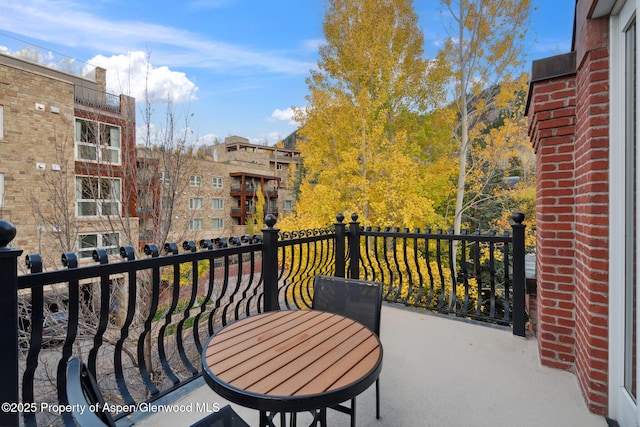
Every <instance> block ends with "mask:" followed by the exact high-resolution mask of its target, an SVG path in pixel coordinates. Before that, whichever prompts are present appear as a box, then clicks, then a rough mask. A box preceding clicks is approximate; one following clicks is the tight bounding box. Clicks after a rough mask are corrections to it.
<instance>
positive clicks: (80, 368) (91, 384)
mask: <svg viewBox="0 0 640 427" xmlns="http://www.w3.org/2000/svg"><path fill="white" fill-rule="evenodd" d="M67 399H68V400H69V404H70V405H74V406H73V407H74V408H84V411H75V412H73V419H74V420H75V422H76V425H78V426H79V427H103V426H108V427H116V423H115V421H114V420H113V417H112V416H111V413H109V411H106V410H104V411H97V412H94V411H90V410H88V408H89V407H93V408H96V407H99V408H103V407H104V405H105V401H104V398H103V397H102V394H101V393H100V390H99V389H98V385H97V383H96V380H95V378H94V377H93V375H91V372H89V370H88V369H87V367H86V365H85V364H84V363H82V362H81V361H80V359H79V358H78V357H73V358H72V359H70V360H69V361H68V362H67ZM191 427H249V424H247V423H246V422H245V421H244V420H243V419H242V418H241V417H240V415H238V414H237V413H236V412H235V411H234V410H233V408H231V406H229V405H226V406H223V407H222V408H220V410H219V411H217V412H212V413H211V414H210V415H208V416H206V417H205V418H203V419H201V420H199V421H197V422H196V423H195V424H192V425H191Z"/></svg>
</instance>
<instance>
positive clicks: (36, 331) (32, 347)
mask: <svg viewBox="0 0 640 427" xmlns="http://www.w3.org/2000/svg"><path fill="white" fill-rule="evenodd" d="M25 262H26V266H27V268H28V269H29V271H30V272H31V274H33V273H41V272H42V257H41V256H40V254H29V255H27V257H26V259H25ZM43 306H44V290H43V289H42V286H38V287H36V288H31V316H29V317H30V319H31V320H30V321H31V334H30V340H29V350H28V353H27V360H26V368H25V370H24V373H23V374H22V401H23V402H24V403H33V402H35V399H34V395H33V383H34V377H35V371H36V369H37V368H38V355H39V354H40V349H41V347H42V328H43V322H44V316H43ZM21 319H23V317H21V318H20V320H19V321H20V322H23V320H21ZM22 326H24V324H23V325H22ZM23 417H24V422H25V425H26V426H27V427H37V425H38V424H37V421H36V413H35V412H24V413H23Z"/></svg>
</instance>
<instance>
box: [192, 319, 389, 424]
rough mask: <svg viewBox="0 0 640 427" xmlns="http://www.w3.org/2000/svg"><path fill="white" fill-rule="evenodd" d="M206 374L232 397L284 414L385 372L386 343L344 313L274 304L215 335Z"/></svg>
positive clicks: (340, 397)
mask: <svg viewBox="0 0 640 427" xmlns="http://www.w3.org/2000/svg"><path fill="white" fill-rule="evenodd" d="M202 365H203V376H204V378H205V381H206V382H207V384H209V386H210V387H211V388H212V389H213V390H214V391H215V392H216V393H218V394H219V395H220V396H222V397H224V398H225V399H228V400H230V401H231V402H234V403H237V404H239V405H242V406H246V407H249V408H254V409H258V410H260V411H261V421H260V423H261V425H264V424H263V423H266V421H263V420H262V418H263V413H266V412H271V413H277V412H280V413H281V414H284V413H287V412H290V413H295V412H302V411H316V410H321V412H324V408H327V407H330V406H333V405H337V404H339V403H342V402H345V401H347V400H349V399H351V398H353V397H356V396H357V395H358V394H360V393H362V392H363V391H364V390H366V389H367V388H368V387H369V386H370V385H371V384H373V383H374V382H375V380H376V379H377V378H378V376H379V375H380V371H381V369H382V344H381V343H380V340H379V339H378V337H377V336H376V334H374V333H373V332H372V331H371V330H369V329H368V328H366V327H365V326H363V325H362V324H360V323H358V322H356V321H354V320H351V319H348V318H346V317H343V316H340V315H337V314H331V313H326V312H322V311H315V310H298V311H271V312H267V313H263V314H259V315H256V316H251V317H247V318H244V319H242V320H239V321H237V322H235V323H232V324H231V325H229V326H227V327H225V328H223V329H222V330H221V331H220V332H218V333H217V334H215V335H213V336H212V337H211V338H209V341H208V342H207V345H206V346H205V348H204V349H203V351H202Z"/></svg>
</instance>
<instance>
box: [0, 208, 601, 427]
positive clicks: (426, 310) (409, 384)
mask: <svg viewBox="0 0 640 427" xmlns="http://www.w3.org/2000/svg"><path fill="white" fill-rule="evenodd" d="M514 221H515V222H514V224H513V225H512V232H511V233H510V234H501V235H498V234H495V233H490V234H481V233H463V234H461V235H453V234H452V233H442V231H441V230H438V231H436V232H435V233H433V232H432V231H431V230H425V231H424V232H423V231H420V230H415V231H413V232H409V231H408V230H404V231H400V230H398V229H390V228H389V229H384V230H381V229H379V228H371V227H363V226H361V225H360V223H359V222H358V218H357V216H355V215H353V216H352V218H351V221H350V222H349V223H348V224H347V223H345V222H344V218H343V217H342V216H338V217H337V222H336V223H335V224H334V226H332V227H329V228H327V229H320V230H305V231H299V232H296V233H280V232H279V230H278V229H277V228H275V227H274V226H275V222H276V221H275V217H272V216H268V217H267V228H265V229H263V230H262V234H261V235H254V236H241V237H230V238H228V239H220V238H217V239H203V240H201V241H199V242H194V241H190V240H187V241H185V242H183V243H182V244H181V245H179V244H176V243H166V244H165V245H163V246H156V245H153V244H149V245H146V246H145V248H144V250H143V251H141V253H136V252H135V251H134V249H133V248H131V247H126V246H125V247H122V248H121V249H120V257H114V256H109V255H108V254H107V252H106V251H104V250H100V249H99V250H96V251H94V254H93V259H94V264H95V265H90V266H85V267H78V264H77V257H76V256H75V254H73V253H65V254H63V256H62V260H63V267H62V268H61V269H60V270H55V271H49V272H42V263H41V260H40V257H39V255H38V254H27V255H26V257H24V260H22V258H21V257H22V256H23V255H22V254H21V251H20V250H19V249H16V248H11V247H9V246H8V244H9V243H10V242H11V240H12V238H13V236H14V235H15V232H16V230H15V229H11V226H10V224H9V225H7V224H8V223H6V222H2V221H0V225H1V227H0V310H1V312H2V313H5V314H7V313H9V314H10V313H12V312H13V313H16V314H17V316H16V317H17V318H18V319H20V321H19V322H18V321H16V319H15V318H13V320H11V316H8V319H9V320H10V321H8V323H7V324H5V327H4V329H3V330H0V345H1V346H3V348H8V349H10V348H13V347H15V346H12V345H11V344H10V343H12V342H16V341H17V342H18V344H19V345H18V346H17V350H16V352H15V353H14V352H12V351H5V352H3V354H2V356H1V357H2V360H1V362H2V363H0V370H2V377H3V378H5V379H6V380H5V383H4V384H5V386H4V387H3V389H2V390H0V399H2V400H3V402H16V405H17V403H21V404H22V405H23V406H24V404H29V405H32V406H28V407H30V408H31V407H33V408H35V407H37V408H38V409H39V410H38V411H35V412H28V411H25V412H24V413H22V414H0V416H4V417H5V418H3V419H0V424H2V425H5V424H7V425H11V424H16V423H17V422H21V423H24V424H25V425H28V426H31V425H54V426H57V425H62V424H65V423H66V424H68V425H69V424H70V423H71V422H72V420H71V414H70V413H69V412H64V411H62V412H58V413H56V412H55V411H52V410H43V408H45V407H46V408H51V407H53V405H57V404H64V403H66V401H65V399H66V385H65V384H66V383H65V378H66V370H65V367H66V363H67V361H68V360H69V359H70V358H71V357H72V356H73V355H77V356H79V357H80V358H82V360H83V361H85V362H86V363H87V366H88V367H89V370H90V371H91V372H92V373H93V374H94V375H95V376H96V378H97V380H98V384H99V388H100V391H101V392H102V394H104V396H105V398H106V400H107V402H109V403H111V404H113V405H116V407H118V406H117V405H121V406H119V407H120V408H122V409H121V410H120V411H115V413H114V416H115V418H116V420H117V423H118V425H120V426H129V425H140V426H152V425H153V426H158V427H159V426H165V425H166V426H176V425H190V424H191V423H192V422H195V421H196V420H197V419H199V418H202V417H204V416H205V415H207V414H206V413H202V411H203V410H202V409H201V408H206V407H214V406H221V405H224V404H225V403H226V402H225V401H224V400H223V399H222V398H221V397H219V396H217V395H215V394H214V393H213V391H211V389H210V388H209V387H208V386H207V385H206V384H204V381H203V378H202V374H201V370H202V367H201V366H202V365H201V363H202V359H201V354H202V349H203V344H204V342H205V341H206V339H207V338H208V337H209V336H211V335H213V334H215V333H216V332H217V331H219V330H220V329H221V328H223V327H225V326H226V325H229V324H232V323H233V322H235V321H237V320H239V319H243V318H245V317H248V316H252V315H255V314H258V313H260V312H264V311H273V310H308V309H310V308H311V304H310V298H311V296H312V294H313V278H314V277H315V276H316V275H317V274H328V275H334V276H338V277H356V278H357V277H360V278H367V279H369V280H376V281H380V282H381V283H383V286H384V288H383V289H384V291H383V298H384V301H385V303H384V306H383V309H382V321H381V331H380V340H381V343H382V345H383V349H384V358H383V368H382V372H381V377H380V380H381V419H380V420H376V419H375V416H374V414H375V411H374V394H375V393H374V390H373V389H372V388H370V389H368V390H367V391H365V392H364V393H362V394H361V395H359V396H358V398H357V419H358V425H373V426H375V425H380V426H414V425H415V426H418V425H420V426H430V425H433V426H459V425H474V426H493V425H496V424H509V425H511V424H518V425H524V426H541V425H580V426H605V425H606V420H605V419H604V418H603V417H599V416H595V415H592V414H590V413H589V411H588V410H587V408H586V406H585V403H584V401H583V400H582V398H581V396H580V391H579V388H578V384H577V380H576V378H575V376H574V375H572V374H571V373H569V372H565V371H560V370H553V369H548V368H545V367H543V366H541V365H540V362H539V357H538V351H537V343H536V338H535V336H534V335H533V334H532V333H531V332H530V331H528V329H527V327H526V324H527V321H529V322H531V321H532V320H533V319H531V318H527V316H528V314H531V313H528V312H527V310H526V298H525V277H526V273H525V247H524V227H525V225H524V224H523V216H522V215H514ZM453 242H458V243H457V244H455V245H454V244H453ZM454 248H455V249H454ZM453 259H455V260H456V262H451V261H452V260H453ZM352 260H357V262H352ZM17 262H26V265H27V267H28V269H29V271H30V273H29V274H26V275H18V274H17V268H16V263H17ZM196 272H197V273H196ZM53 285H55V286H56V287H57V288H56V289H57V292H56V293H55V295H57V299H54V297H53V296H52V295H51V294H50V293H48V292H47V289H49V288H50V287H51V286H53ZM18 293H19V295H20V298H18ZM53 304H55V305H56V308H55V309H56V310H57V312H62V313H64V315H60V316H61V317H62V318H63V319H64V321H63V322H62V323H63V324H62V325H61V327H60V328H59V329H57V330H55V329H54V331H53V332H54V333H53V334H52V333H50V332H51V331H48V332H47V333H46V334H45V328H44V327H43V323H44V324H46V319H48V318H49V317H50V316H51V315H52V313H53V312H54V311H53V308H52V306H53ZM56 316H58V315H56ZM5 320H7V319H5ZM45 326H46V325H45ZM44 337H46V342H45V338H44ZM12 358H13V359H12ZM12 366H18V372H15V370H14V369H13V368H12ZM141 403H146V404H152V405H155V406H154V407H155V408H169V409H167V410H169V411H172V412H173V413H168V412H166V411H165V410H162V411H161V412H155V411H149V410H136V409H135V408H143V407H144V406H140V404H141ZM216 404H217V405H216ZM207 405H208V406H207ZM147 407H148V406H147ZM233 407H234V409H235V410H236V411H237V412H239V413H240V414H241V415H242V417H243V418H245V419H246V420H247V421H248V422H249V423H250V424H251V425H255V424H256V423H257V417H258V414H257V411H255V410H252V409H247V408H243V407H242V406H239V405H237V404H233ZM174 408H175V409H174ZM196 408H200V410H197V409H196ZM303 416H305V415H301V416H300V418H299V425H304V420H303ZM328 425H336V426H340V425H345V426H346V425H349V420H348V417H347V416H345V415H344V414H341V413H335V412H334V411H331V410H330V411H328Z"/></svg>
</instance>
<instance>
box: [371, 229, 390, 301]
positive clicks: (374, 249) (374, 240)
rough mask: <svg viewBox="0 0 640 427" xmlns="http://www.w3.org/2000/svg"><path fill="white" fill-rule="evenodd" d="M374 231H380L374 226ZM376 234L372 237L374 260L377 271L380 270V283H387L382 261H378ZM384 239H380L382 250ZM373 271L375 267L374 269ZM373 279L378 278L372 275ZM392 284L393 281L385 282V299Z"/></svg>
mask: <svg viewBox="0 0 640 427" xmlns="http://www.w3.org/2000/svg"><path fill="white" fill-rule="evenodd" d="M375 232H377V233H379V232H380V227H376V228H375ZM378 241H379V239H378V235H377V234H376V235H375V236H374V237H373V253H374V254H375V260H376V265H377V267H378V268H377V271H379V272H380V280H379V281H380V282H382V283H387V282H386V281H385V279H384V277H385V276H384V269H383V268H382V262H381V261H380V256H379V254H380V249H379V248H378ZM384 241H385V239H384V238H383V239H382V243H383V247H382V251H384ZM374 272H375V269H374ZM373 280H378V278H377V277H376V276H375V275H374V277H373ZM392 286H393V283H387V293H386V294H385V296H384V299H385V300H387V298H388V296H389V292H391V288H392Z"/></svg>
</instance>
